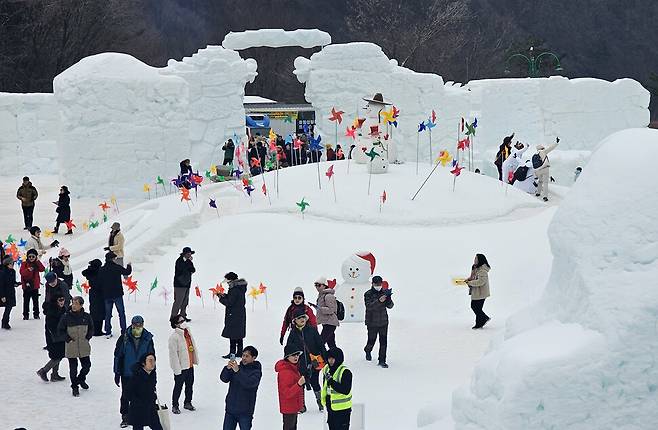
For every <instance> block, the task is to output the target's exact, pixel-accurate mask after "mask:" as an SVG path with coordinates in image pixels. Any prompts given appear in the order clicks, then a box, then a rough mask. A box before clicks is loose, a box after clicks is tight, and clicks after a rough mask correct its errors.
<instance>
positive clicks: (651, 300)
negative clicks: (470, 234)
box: [453, 129, 658, 430]
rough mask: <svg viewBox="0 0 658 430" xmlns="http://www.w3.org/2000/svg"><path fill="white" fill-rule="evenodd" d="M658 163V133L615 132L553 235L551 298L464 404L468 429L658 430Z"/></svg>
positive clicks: (483, 366)
mask: <svg viewBox="0 0 658 430" xmlns="http://www.w3.org/2000/svg"><path fill="white" fill-rule="evenodd" d="M629 149H630V150H632V152H633V154H634V162H633V165H632V167H630V168H624V167H623V166H620V160H621V159H623V157H624V155H623V154H625V153H627V152H628V151H629ZM656 157H658V130H651V129H631V130H624V131H621V132H618V133H615V134H613V135H611V136H610V137H608V138H607V139H605V140H604V141H603V142H602V143H601V145H600V147H599V148H598V150H596V151H595V152H594V154H593V155H592V158H591V160H590V162H589V164H588V168H587V170H585V171H584V172H583V174H582V176H581V177H580V179H579V180H578V182H576V184H575V185H574V186H573V189H572V190H571V192H570V193H569V194H567V196H566V197H565V199H564V200H563V202H562V203H561V205H560V207H559V209H558V210H557V212H556V214H555V216H554V218H553V221H552V222H551V225H550V226H549V231H548V234H549V239H550V243H551V248H552V251H553V255H554V260H553V268H552V273H551V277H550V279H549V282H548V285H547V286H546V289H545V291H544V294H543V297H541V299H540V300H539V302H538V303H537V304H536V305H535V306H532V307H530V308H528V309H527V310H525V311H522V312H521V313H519V314H517V315H515V316H512V317H511V318H510V319H509V320H508V321H507V324H506V328H505V333H504V339H501V341H500V342H498V343H497V344H496V343H495V344H494V345H493V346H492V349H491V351H490V352H489V353H488V354H487V355H485V356H484V357H483V358H482V360H481V361H480V363H479V364H478V365H477V367H476V368H475V371H474V373H473V377H472V380H471V384H470V386H469V387H464V388H462V389H460V390H458V391H457V392H455V394H454V396H453V418H454V420H455V422H456V429H457V430H528V429H533V430H537V429H542V430H554V429H569V430H591V429H624V430H631V429H652V428H655V427H656V422H655V421H656V410H657V409H658V365H657V364H656V351H658V337H657V336H656V316H657V315H658V288H656V285H657V284H656V279H657V278H658V194H656V192H655V190H654V188H655V187H654V184H655V182H656V181H655V172H654V168H653V165H654V160H655V159H656ZM528 282H532V280H529V281H528ZM495 288H496V286H495V284H493V285H492V292H493V294H492V297H495Z"/></svg>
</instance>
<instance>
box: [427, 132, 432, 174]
mask: <svg viewBox="0 0 658 430" xmlns="http://www.w3.org/2000/svg"><path fill="white" fill-rule="evenodd" d="M428 131H429V132H430V165H431V164H432V129H431V128H430V129H429V130H428Z"/></svg>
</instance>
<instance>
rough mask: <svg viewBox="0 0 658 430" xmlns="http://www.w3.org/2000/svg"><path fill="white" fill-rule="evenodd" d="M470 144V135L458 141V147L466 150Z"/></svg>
mask: <svg viewBox="0 0 658 430" xmlns="http://www.w3.org/2000/svg"><path fill="white" fill-rule="evenodd" d="M470 145H471V139H470V138H469V137H468V136H466V138H464V139H461V140H459V141H458V142H457V149H460V150H462V151H464V150H465V149H466V148H468V147H469V146H470Z"/></svg>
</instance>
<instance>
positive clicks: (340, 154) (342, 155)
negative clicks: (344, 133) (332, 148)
mask: <svg viewBox="0 0 658 430" xmlns="http://www.w3.org/2000/svg"><path fill="white" fill-rule="evenodd" d="M336 155H337V156H338V159H339V160H342V159H343V158H344V157H345V153H344V152H343V149H342V148H338V151H336Z"/></svg>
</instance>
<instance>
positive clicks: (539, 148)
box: [537, 145, 546, 151]
mask: <svg viewBox="0 0 658 430" xmlns="http://www.w3.org/2000/svg"><path fill="white" fill-rule="evenodd" d="M544 149H546V148H544V145H537V151H543V150H544Z"/></svg>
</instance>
